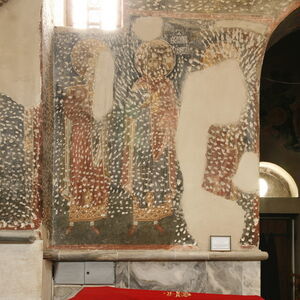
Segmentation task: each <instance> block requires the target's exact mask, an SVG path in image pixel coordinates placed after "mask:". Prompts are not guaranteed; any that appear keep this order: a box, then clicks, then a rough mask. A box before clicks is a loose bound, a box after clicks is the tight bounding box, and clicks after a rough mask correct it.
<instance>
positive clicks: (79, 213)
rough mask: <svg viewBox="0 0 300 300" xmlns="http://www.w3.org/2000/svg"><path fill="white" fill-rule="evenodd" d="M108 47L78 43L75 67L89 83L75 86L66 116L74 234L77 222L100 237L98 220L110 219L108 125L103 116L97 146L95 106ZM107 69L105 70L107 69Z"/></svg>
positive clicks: (68, 190) (67, 178) (91, 42)
mask: <svg viewBox="0 0 300 300" xmlns="http://www.w3.org/2000/svg"><path fill="white" fill-rule="evenodd" d="M107 51H109V50H108V48H107V47H106V46H105V45H104V44H103V43H101V42H100V41H98V40H93V39H87V40H82V41H80V42H78V43H77V44H76V45H75V46H74V48H73V51H72V65H73V68H74V70H75V71H76V72H77V74H78V75H80V76H81V77H82V79H83V82H85V84H82V85H75V86H71V87H69V88H68V89H67V91H66V97H65V99H64V113H65V144H66V155H65V159H66V162H65V165H66V170H65V183H66V184H65V190H64V192H63V195H64V197H65V198H66V199H67V200H68V201H69V206H70V208H69V227H68V228H67V231H66V233H67V234H68V233H70V232H71V230H72V229H73V226H74V223H75V222H83V221H85V222H90V228H91V230H92V231H93V232H95V233H96V234H99V233H100V231H99V229H98V228H97V227H96V226H95V221H96V220H99V219H102V218H105V217H106V216H107V208H108V189H109V176H108V174H107V173H108V172H107V170H106V168H105V159H106V158H105V151H106V149H105V138H106V131H105V127H106V126H105V123H106V120H105V118H104V117H103V116H101V117H102V126H100V128H101V133H100V134H99V135H100V137H101V138H100V142H99V143H98V145H97V149H94V144H95V143H93V134H92V132H93V124H94V122H95V118H94V114H93V104H94V102H95V100H96V99H95V92H94V90H95V86H94V85H95V76H96V74H95V69H96V64H97V61H98V60H99V59H98V58H99V56H100V57H101V53H105V55H104V56H107V55H106V54H107ZM102 67H103V66H102ZM103 69H104V70H105V67H103Z"/></svg>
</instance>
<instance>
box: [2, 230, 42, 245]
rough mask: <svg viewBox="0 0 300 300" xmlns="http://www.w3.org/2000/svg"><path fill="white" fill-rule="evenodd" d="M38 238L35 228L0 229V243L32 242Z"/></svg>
mask: <svg viewBox="0 0 300 300" xmlns="http://www.w3.org/2000/svg"><path fill="white" fill-rule="evenodd" d="M37 239H40V236H39V232H38V231H35V230H0V243H1V244H32V243H34V242H35V240H37Z"/></svg>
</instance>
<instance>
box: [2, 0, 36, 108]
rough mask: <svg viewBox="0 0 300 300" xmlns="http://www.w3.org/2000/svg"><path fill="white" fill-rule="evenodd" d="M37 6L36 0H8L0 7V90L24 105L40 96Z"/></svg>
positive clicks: (34, 103)
mask: <svg viewBox="0 0 300 300" xmlns="http://www.w3.org/2000/svg"><path fill="white" fill-rule="evenodd" d="M40 10H41V1H40V0H22V1H9V2H8V3H6V4H5V5H3V7H1V9H0V28H1V34H0V49H1V56H0V82H1V84H0V92H2V93H4V94H6V95H8V96H10V97H11V98H12V99H14V100H15V101H16V102H17V103H18V104H21V105H23V106H25V107H33V106H35V105H37V104H39V103H40V98H41V76H40V59H39V58H40V42H41V37H40V30H39V24H40ZM20 12H23V13H20ZM28 16H30V18H28ZM4 29H5V30H4ZM28 36H30V39H29V38H28Z"/></svg>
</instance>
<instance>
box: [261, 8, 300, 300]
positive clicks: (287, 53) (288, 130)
mask: <svg viewBox="0 0 300 300" xmlns="http://www.w3.org/2000/svg"><path fill="white" fill-rule="evenodd" d="M260 120H261V121H260V122H261V123H260V124H261V131H260V137H261V139H260V140H261V143H260V153H261V157H260V159H261V161H266V162H271V163H273V164H276V165H278V166H280V167H281V168H282V169H284V170H285V171H286V172H287V173H288V174H290V176H291V177H292V178H293V180H294V182H295V184H296V186H297V187H298V189H299V186H300V8H298V9H297V10H295V11H293V12H292V13H291V14H290V15H289V16H288V17H287V18H286V19H284V20H283V22H281V23H280V24H279V26H278V27H277V28H276V30H275V31H274V32H273V34H272V36H271V38H270V41H269V43H268V46H267V51H266V54H265V58H264V63H263V68H262V74H261V90H260ZM261 170H262V169H261ZM282 183H283V184H282V187H280V188H279V189H277V193H278V194H276V192H275V193H274V194H272V195H269V196H270V197H273V198H272V199H273V200H274V201H273V200H271V202H270V199H269V203H271V205H272V201H273V206H274V207H276V206H277V207H278V208H276V209H273V210H272V209H271V210H268V209H266V208H265V210H262V214H261V223H260V224H261V245H260V247H261V249H262V250H265V251H267V252H268V253H269V260H267V261H266V262H262V270H261V278H262V281H261V288H262V296H263V297H264V298H265V299H266V300H292V299H299V294H297V291H296V289H297V284H296V282H295V274H299V273H300V243H299V238H300V217H299V212H300V199H299V197H298V198H296V199H295V198H294V199H293V198H292V197H293V195H292V194H290V195H288V194H284V193H282V192H283V189H284V181H282ZM287 185H288V183H287ZM278 186H279V183H278V185H277V187H278ZM275 190H276V189H274V191H275ZM282 195H284V197H283V196H282ZM295 195H296V194H294V196H295ZM296 196H297V195H296ZM295 201H296V202H295ZM297 201H298V202H297ZM261 202H262V204H263V202H264V199H261ZM292 202H293V203H294V204H296V205H295V208H290V207H289V205H290V203H292ZM262 207H263V206H262ZM265 207H267V206H265ZM286 207H288V209H286ZM295 237H296V238H295ZM297 237H298V238H297ZM298 293H299V292H298Z"/></svg>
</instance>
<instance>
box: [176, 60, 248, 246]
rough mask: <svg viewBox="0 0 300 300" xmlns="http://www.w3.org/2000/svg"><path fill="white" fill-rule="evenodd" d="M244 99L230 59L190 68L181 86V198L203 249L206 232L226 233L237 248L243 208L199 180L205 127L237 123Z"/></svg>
mask: <svg viewBox="0 0 300 300" xmlns="http://www.w3.org/2000/svg"><path fill="white" fill-rule="evenodd" d="M246 101H247V93H246V84H245V81H244V76H243V73H242V70H241V69H240V67H239V64H238V62H237V61H235V60H233V59H231V60H227V61H224V62H222V63H220V64H218V65H215V66H213V67H210V68H207V69H205V70H202V71H197V72H194V73H191V74H190V75H189V76H188V77H187V79H186V81H185V82H184V85H183V91H182V107H181V112H180V117H179V124H178V131H177V136H176V138H177V154H178V159H179V163H180V168H181V170H182V173H183V181H184V191H183V195H182V200H181V201H182V202H181V203H182V208H183V212H184V217H185V220H186V222H187V227H188V230H189V232H190V233H191V234H192V236H193V237H194V238H195V240H196V241H197V242H198V244H199V246H200V247H201V248H202V247H204V248H203V249H204V250H208V247H209V245H208V241H209V235H211V234H229V235H231V236H232V237H233V247H236V248H237V247H239V242H238V240H239V238H240V236H241V232H242V229H243V226H244V221H243V217H244V211H243V210H242V208H240V207H238V205H236V203H234V202H231V201H228V200H225V199H223V198H221V197H219V196H215V195H213V194H211V193H209V192H207V191H206V190H204V189H203V188H202V186H201V185H202V181H203V175H204V170H205V166H206V149H207V142H208V129H209V127H210V126H211V125H214V124H220V125H226V124H228V123H234V122H238V121H239V118H240V116H241V113H242V110H243V108H244V107H245V105H246ZM203 242H204V243H203Z"/></svg>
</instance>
